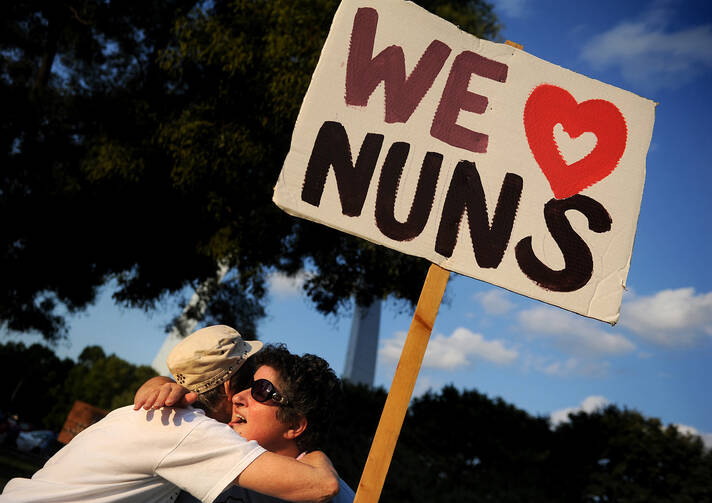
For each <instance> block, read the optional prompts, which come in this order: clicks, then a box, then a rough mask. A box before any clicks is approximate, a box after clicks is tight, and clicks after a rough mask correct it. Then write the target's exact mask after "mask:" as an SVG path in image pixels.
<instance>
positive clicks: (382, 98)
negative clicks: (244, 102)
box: [274, 0, 655, 323]
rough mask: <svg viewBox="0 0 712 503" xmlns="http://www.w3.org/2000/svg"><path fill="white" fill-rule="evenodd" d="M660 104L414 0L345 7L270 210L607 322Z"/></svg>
mask: <svg viewBox="0 0 712 503" xmlns="http://www.w3.org/2000/svg"><path fill="white" fill-rule="evenodd" d="M654 108H655V104H654V103H653V102H652V101H650V100H646V99H643V98H640V97H638V96H636V95H634V94H632V93H629V92H627V91H624V90H621V89H618V88H615V87H613V86H610V85H607V84H604V83H601V82H598V81H595V80H593V79H590V78H587V77H585V76H583V75H579V74H576V73H574V72H571V71H569V70H566V69H563V68H561V67H559V66H556V65H554V64H551V63H548V62H546V61H543V60H541V59H538V58H536V57H534V56H532V55H530V54H527V53H526V52H524V51H522V50H519V49H516V48H514V47H512V46H509V45H505V44H498V43H492V42H488V41H484V40H480V39H478V38H476V37H474V36H472V35H469V34H466V33H464V32H462V31H460V30H459V29H458V28H457V27H456V26H454V25H452V24H450V23H448V22H446V21H444V20H443V19H440V18H438V17H437V16H434V15H432V14H430V13H428V12H427V11H426V10H424V9H422V8H420V7H418V6H417V5H415V4H412V3H410V2H404V1H400V0H381V1H378V2H374V1H370V2H369V1H363V0H347V1H344V2H343V3H342V4H341V6H340V7H339V10H338V11H337V13H336V15H335V17H334V21H333V24H332V27H331V30H330V32H329V35H328V38H327V40H326V43H325V45H324V48H323V50H322V54H321V57H320V60H319V63H318V65H317V68H316V70H315V72H314V75H313V76H312V81H311V84H310V86H309V89H308V91H307V94H306V96H305V98H304V102H303V104H302V108H301V110H300V113H299V117H298V119H297V123H296V126H295V129H294V134H293V137H292V143H291V148H290V151H289V153H288V155H287V158H286V160H285V164H284V168H283V170H282V173H281V174H280V177H279V180H278V182H277V185H276V187H275V193H274V201H275V203H276V204H277V205H279V206H280V207H281V208H282V209H284V210H285V211H287V212H288V213H290V214H293V215H296V216H299V217H303V218H307V219H309V220H313V221H316V222H320V223H323V224H325V225H328V226H330V227H334V228H336V229H340V230H342V231H344V232H348V233H350V234H354V235H356V236H360V237H362V238H365V239H368V240H370V241H373V242H375V243H378V244H381V245H384V246H387V247H389V248H393V249H395V250H399V251H401V252H403V253H407V254H410V255H416V256H419V257H424V258H426V259H428V260H430V261H431V262H433V263H435V264H438V265H440V266H441V267H443V268H445V269H447V270H450V271H455V272H458V273H461V274H464V275H467V276H471V277H473V278H477V279H480V280H483V281H487V282H489V283H492V284H495V285H498V286H501V287H504V288H507V289H509V290H512V291H514V292H517V293H520V294H523V295H526V296H528V297H532V298H535V299H539V300H541V301H544V302H547V303H550V304H553V305H556V306H560V307H562V308H565V309H568V310H570V311H574V312H576V313H579V314H582V315H585V316H589V317H593V318H597V319H600V320H603V321H606V322H609V323H615V322H616V321H617V320H618V317H619V310H620V304H621V297H622V292H623V290H624V288H625V281H626V277H627V274H628V269H629V267H630V259H631V253H632V249H633V240H634V236H635V229H636V225H637V219H638V213H639V210H640V203H641V198H642V193H643V183H644V178H645V157H646V154H647V150H648V147H649V144H650V139H651V136H652V127H653V120H654Z"/></svg>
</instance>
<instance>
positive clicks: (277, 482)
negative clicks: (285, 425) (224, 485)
mask: <svg viewBox="0 0 712 503" xmlns="http://www.w3.org/2000/svg"><path fill="white" fill-rule="evenodd" d="M323 458H325V459H326V462H323V461H319V462H313V460H312V462H311V464H307V463H302V462H300V461H296V460H295V459H292V458H288V457H285V456H280V455H278V454H273V453H271V452H266V453H264V454H262V455H261V456H260V457H259V458H257V459H256V460H255V461H253V462H252V463H251V464H250V465H249V466H248V467H247V468H245V470H244V471H243V472H242V473H241V474H240V475H239V476H238V477H237V479H235V484H237V485H239V486H241V487H244V488H246V489H251V490H253V491H257V492H260V493H263V494H267V495H269V496H274V497H277V498H281V499H284V500H287V501H295V502H299V501H317V502H327V501H329V500H331V499H332V498H333V497H334V496H336V494H337V493H338V492H339V478H338V475H337V473H336V470H334V467H333V466H332V465H331V463H330V462H329V461H328V458H326V456H323Z"/></svg>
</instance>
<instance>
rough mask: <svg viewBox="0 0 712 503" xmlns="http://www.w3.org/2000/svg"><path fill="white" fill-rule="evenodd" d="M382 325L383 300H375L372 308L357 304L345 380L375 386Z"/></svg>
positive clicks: (345, 367) (347, 354)
mask: <svg viewBox="0 0 712 503" xmlns="http://www.w3.org/2000/svg"><path fill="white" fill-rule="evenodd" d="M380 324H381V299H376V300H374V301H373V303H372V304H371V305H370V306H362V305H359V304H358V303H356V306H355V307H354V318H353V321H352V322H351V336H350V337H349V347H348V350H347V352H346V365H345V366H344V376H343V377H344V378H345V379H348V380H349V381H351V382H354V383H360V384H367V385H369V386H373V376H374V374H375V373H376V352H377V351H378V332H379V327H380Z"/></svg>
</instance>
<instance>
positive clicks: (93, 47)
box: [0, 0, 498, 339]
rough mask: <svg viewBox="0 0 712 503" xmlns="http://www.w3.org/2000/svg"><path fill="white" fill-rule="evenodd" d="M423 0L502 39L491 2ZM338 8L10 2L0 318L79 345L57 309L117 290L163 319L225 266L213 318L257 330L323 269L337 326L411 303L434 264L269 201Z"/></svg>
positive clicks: (313, 289) (3, 83) (328, 1)
mask: <svg viewBox="0 0 712 503" xmlns="http://www.w3.org/2000/svg"><path fill="white" fill-rule="evenodd" d="M420 3H421V4H422V5H423V6H424V7H426V8H428V9H430V10H432V11H433V12H435V13H437V14H439V15H441V16H443V17H445V18H448V19H451V20H453V21H454V22H455V23H456V24H458V25H459V26H461V27H463V28H465V29H468V30H470V31H471V32H472V33H474V34H476V35H478V36H480V37H484V38H494V37H496V35H497V32H498V25H497V21H496V18H495V16H494V14H493V11H492V8H491V6H490V5H489V4H488V3H486V2H485V1H481V0H476V1H473V0H468V1H465V0H448V1H446V0H442V1H436V0H428V1H422V2H420ZM337 4H338V2H337V1H336V0H272V1H265V0H231V1H227V0H215V1H211V2H200V1H197V0H156V1H152V2H139V3H136V2H104V1H100V0H77V1H75V2H71V3H67V2H55V1H51V0H44V1H42V0H36V1H29V0H25V1H17V2H12V3H11V5H8V6H7V7H6V8H5V10H4V12H3V19H2V21H0V23H1V25H0V26H1V27H2V30H1V31H0V33H1V34H0V104H1V105H2V107H3V116H2V118H1V119H0V142H1V143H2V145H3V149H4V150H3V154H2V156H3V157H2V158H1V160H0V162H2V179H1V182H0V219H2V220H1V222H0V223H1V224H2V243H1V244H0V247H1V248H2V255H1V256H0V274H2V277H3V285H4V288H3V289H2V290H0V321H1V322H3V323H5V324H6V325H7V327H9V328H10V329H13V330H17V331H29V330H37V331H39V332H41V333H42V334H43V335H44V336H45V337H46V338H48V339H54V338H57V337H61V336H63V335H64V334H65V333H66V329H65V323H64V319H63V317H62V316H60V315H59V314H57V313H58V311H59V310H58V307H59V306H64V307H66V308H67V310H68V311H69V312H73V311H77V310H81V309H84V308H85V307H86V306H87V305H88V304H90V303H91V302H92V301H93V300H94V298H95V295H96V292H97V288H98V287H99V286H101V285H103V284H105V283H106V282H107V281H109V280H111V279H114V280H116V281H117V283H118V290H117V292H116V293H115V295H114V296H115V298H116V300H117V301H118V302H121V303H124V304H127V305H131V306H138V307H143V308H147V309H148V308H151V307H153V306H154V305H155V303H156V302H157V301H158V300H160V299H162V298H164V297H165V296H167V295H170V294H173V293H176V292H179V291H180V290H181V289H182V288H184V287H185V286H186V285H192V286H193V287H196V286H197V285H199V284H203V283H205V282H206V281H208V280H210V279H211V278H214V277H215V273H216V271H217V270H218V267H219V265H221V264H225V265H227V266H228V267H229V268H230V270H231V273H230V274H228V276H227V279H226V280H225V281H223V282H221V283H217V282H216V283H215V287H214V288H213V289H212V290H210V289H206V290H205V291H206V292H207V291H211V295H212V297H215V298H216V299H219V302H218V304H215V305H214V306H213V307H212V310H209V313H211V315H212V316H214V317H215V318H216V319H222V317H223V316H224V315H225V312H226V310H225V308H227V309H228V310H231V311H232V312H233V316H236V319H237V320H253V322H254V320H255V319H257V318H259V317H260V316H261V315H263V314H264V312H263V310H262V309H261V306H262V300H263V296H264V293H265V277H266V274H267V273H268V272H269V271H272V270H275V269H276V270H281V271H284V272H286V273H290V274H293V273H296V272H297V271H299V270H300V269H302V268H303V267H305V265H306V266H308V267H310V268H313V269H314V272H315V274H314V275H312V276H310V279H309V280H308V281H307V283H306V285H305V289H306V292H307V293H308V295H309V296H310V297H311V298H312V299H313V300H314V302H315V305H316V307H317V308H318V309H319V310H321V311H322V312H325V313H329V312H335V311H336V310H338V309H339V307H341V306H343V305H344V303H345V302H346V301H347V300H348V299H349V298H350V297H351V296H353V295H355V296H356V298H357V300H359V301H360V302H362V303H368V302H369V301H370V300H371V299H372V298H374V297H384V296H386V295H394V296H395V297H396V298H400V299H404V300H405V301H407V302H414V301H415V300H416V299H417V296H418V294H419V291H420V286H421V285H422V280H423V278H424V276H425V270H426V267H427V264H426V263H425V262H424V261H422V260H419V259H415V258H412V257H406V256H402V255H400V254H398V253H395V252H392V251H389V250H386V249H384V248H381V247H377V246H375V245H372V244H370V243H367V242H364V241H362V240H358V239H356V238H353V237H350V236H346V235H343V234H341V233H338V232H336V231H333V230H330V229H326V228H323V227H320V226H317V225H315V224H312V223H309V222H305V221H298V220H296V219H294V218H292V217H289V216H287V215H286V214H284V213H283V212H281V210H279V209H278V208H276V207H275V206H274V205H273V204H272V202H271V192H272V187H273V185H274V183H275V181H276V179H277V175H278V173H279V170H280V169H281V165H282V162H283V160H284V157H285V155H286V152H287V150H288V148H289V141H290V136H291V131H292V127H293V124H294V121H295V119H296V115H297V112H298V109H299V106H300V103H301V99H302V96H303V95H304V93H305V91H306V88H307V85H308V83H309V79H310V76H311V73H312V71H313V68H314V66H315V65H316V61H317V59H318V56H319V52H320V49H321V46H322V44H323V41H324V39H325V37H326V33H327V32H328V28H329V25H330V22H331V18H332V16H333V13H334V11H335V9H336V7H337ZM235 292H240V295H241V297H240V298H235V295H234V294H235ZM206 298H207V297H206ZM221 306H222V307H221ZM236 311H237V314H235V312H236ZM246 323H248V322H247V321H246ZM253 324H254V323H253Z"/></svg>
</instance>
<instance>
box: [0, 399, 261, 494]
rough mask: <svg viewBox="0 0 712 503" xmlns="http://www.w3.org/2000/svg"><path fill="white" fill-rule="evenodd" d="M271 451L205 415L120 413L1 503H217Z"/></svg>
mask: <svg viewBox="0 0 712 503" xmlns="http://www.w3.org/2000/svg"><path fill="white" fill-rule="evenodd" d="M264 452H265V450H264V449H263V448H262V447H260V446H259V445H258V444H257V443H256V442H254V441H253V442H248V441H246V440H245V439H244V438H242V437H241V436H240V435H238V434H237V433H235V432H234V431H233V430H232V429H231V428H230V427H229V426H227V425H225V424H222V423H219V422H217V421H215V420H214V419H211V418H208V417H206V416H205V414H204V413H203V411H202V410H200V409H193V408H188V409H172V408H164V409H160V410H157V411H145V410H138V411H134V410H133V407H132V406H127V407H123V408H121V409H116V410H115V411H112V412H111V413H110V414H108V415H107V416H106V417H105V418H104V419H102V420H101V421H99V422H97V423H95V424H93V425H92V426H90V427H89V428H87V429H86V430H84V431H82V432H81V433H80V434H79V435H77V436H76V437H74V438H73V439H72V441H71V442H70V443H69V444H68V445H67V446H65V447H64V448H62V449H61V450H60V451H59V452H57V454H55V455H54V456H52V458H51V459H50V460H49V461H47V464H45V466H44V467H43V468H42V469H41V470H39V471H37V472H36V473H35V474H34V475H33V476H32V478H31V479H23V478H16V479H12V480H10V482H8V483H7V485H6V486H5V489H4V491H3V493H2V495H0V502H2V503H5V502H8V503H9V502H13V503H14V502H18V503H19V502H23V503H24V502H42V503H54V502H57V503H58V502H80V501H87V502H93V503H109V502H120V501H126V502H146V503H149V502H157V503H165V502H167V501H175V499H176V498H177V497H178V493H179V492H180V489H183V490H185V491H188V492H189V493H191V494H193V495H194V496H196V497H197V498H198V499H199V500H201V501H203V502H205V503H208V502H212V501H213V500H214V499H215V498H216V497H217V496H218V495H219V494H220V493H221V492H222V491H223V490H225V488H226V487H227V486H228V485H229V484H231V483H232V481H233V480H235V478H236V477H237V476H238V475H239V474H240V473H241V472H242V470H244V469H245V468H246V467H247V466H248V465H249V464H250V463H252V461H254V460H255V459H256V458H257V457H258V456H259V455H260V454H262V453H264Z"/></svg>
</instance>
